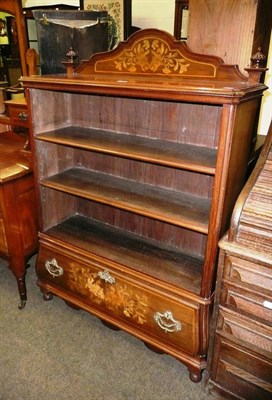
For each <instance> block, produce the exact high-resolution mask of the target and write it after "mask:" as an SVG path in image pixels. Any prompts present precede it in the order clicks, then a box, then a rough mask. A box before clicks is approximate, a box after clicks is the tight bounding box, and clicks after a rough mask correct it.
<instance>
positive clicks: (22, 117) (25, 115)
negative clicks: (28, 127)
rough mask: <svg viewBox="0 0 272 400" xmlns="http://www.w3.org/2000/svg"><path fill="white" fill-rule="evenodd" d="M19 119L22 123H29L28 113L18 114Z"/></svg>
mask: <svg viewBox="0 0 272 400" xmlns="http://www.w3.org/2000/svg"><path fill="white" fill-rule="evenodd" d="M18 118H19V120H20V121H27V119H28V115H27V113H26V112H20V113H19V114H18Z"/></svg>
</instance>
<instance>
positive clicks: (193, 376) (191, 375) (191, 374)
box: [189, 371, 202, 383]
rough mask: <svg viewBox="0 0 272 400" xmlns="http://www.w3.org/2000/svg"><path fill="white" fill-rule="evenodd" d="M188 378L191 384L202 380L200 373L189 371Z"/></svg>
mask: <svg viewBox="0 0 272 400" xmlns="http://www.w3.org/2000/svg"><path fill="white" fill-rule="evenodd" d="M189 378H190V380H191V381H192V382H194V383H198V382H200V381H201V379H202V372H201V371H189Z"/></svg>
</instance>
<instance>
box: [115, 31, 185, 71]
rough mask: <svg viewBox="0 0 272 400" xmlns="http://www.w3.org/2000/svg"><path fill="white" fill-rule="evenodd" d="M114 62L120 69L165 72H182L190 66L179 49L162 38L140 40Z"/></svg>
mask: <svg viewBox="0 0 272 400" xmlns="http://www.w3.org/2000/svg"><path fill="white" fill-rule="evenodd" d="M114 63H115V66H116V69H117V70H119V71H129V72H138V71H139V70H140V71H142V72H147V71H149V72H162V73H164V74H170V73H171V72H172V71H174V72H177V73H180V74H182V73H183V72H185V71H187V69H188V67H189V66H190V63H188V61H187V60H186V59H184V58H182V57H181V54H180V53H179V52H178V51H171V49H170V48H169V45H168V44H167V43H166V42H164V41H163V40H160V39H143V40H140V41H139V42H137V43H136V44H135V46H133V48H132V49H131V50H128V51H124V52H123V54H122V55H121V56H120V57H119V58H117V60H115V61H114Z"/></svg>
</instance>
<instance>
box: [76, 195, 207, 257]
mask: <svg viewBox="0 0 272 400" xmlns="http://www.w3.org/2000/svg"><path fill="white" fill-rule="evenodd" d="M77 210H78V213H79V214H81V215H86V216H87V217H89V218H93V219H95V220H97V221H101V222H105V223H108V224H110V225H113V226H116V227H118V228H120V229H124V230H125V231H129V232H132V233H135V234H137V235H140V236H143V237H145V238H149V239H152V240H155V241H158V242H162V243H165V244H166V245H169V246H173V247H177V248H178V249H181V250H183V251H184V252H187V253H194V255H196V254H197V255H199V256H203V255H204V252H205V247H206V239H207V236H206V235H204V234H201V233H197V232H193V231H190V230H187V229H182V228H180V227H177V226H174V225H171V224H168V223H166V222H161V221H156V220H153V219H151V218H148V217H144V216H141V215H136V214H134V213H131V212H128V211H124V210H119V209H116V208H114V207H111V206H107V205H101V204H98V203H95V202H92V201H89V202H87V201H85V200H83V199H78V203H77Z"/></svg>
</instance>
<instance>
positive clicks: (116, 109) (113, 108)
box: [71, 95, 221, 148]
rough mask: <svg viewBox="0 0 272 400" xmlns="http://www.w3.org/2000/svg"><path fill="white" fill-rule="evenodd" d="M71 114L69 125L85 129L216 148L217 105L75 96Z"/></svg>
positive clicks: (218, 112) (219, 110)
mask: <svg viewBox="0 0 272 400" xmlns="http://www.w3.org/2000/svg"><path fill="white" fill-rule="evenodd" d="M82 110H85V112H84V113H82ZM71 112H72V121H73V122H72V123H73V124H74V125H79V126H82V127H86V128H88V127H90V124H92V126H93V127H96V128H101V129H108V130H113V131H116V132H123V133H131V134H134V135H140V136H146V137H150V138H154V139H161V140H171V141H175V142H180V143H190V144H196V145H198V146H206V147H212V148H214V147H217V139H218V126H219V122H220V115H221V107H220V106H213V105H206V104H202V105H199V104H189V103H188V104H186V103H177V102H172V101H168V102H165V101H158V100H144V99H130V98H121V97H106V96H86V95H76V96H74V98H73V104H72V106H71Z"/></svg>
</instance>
